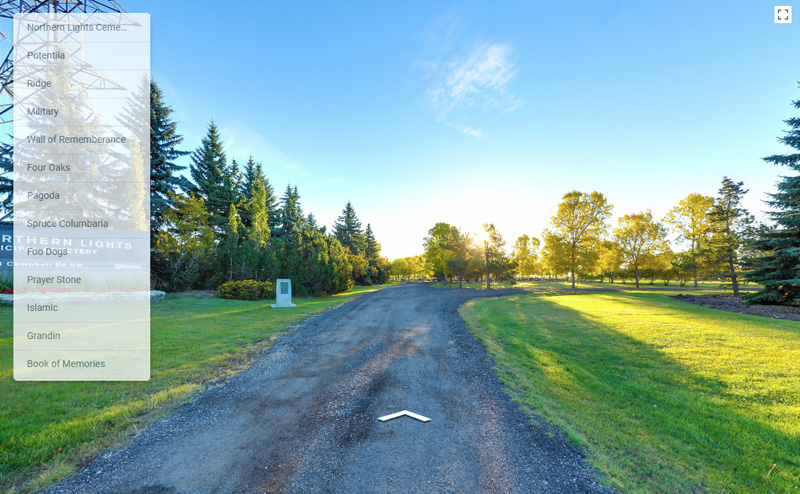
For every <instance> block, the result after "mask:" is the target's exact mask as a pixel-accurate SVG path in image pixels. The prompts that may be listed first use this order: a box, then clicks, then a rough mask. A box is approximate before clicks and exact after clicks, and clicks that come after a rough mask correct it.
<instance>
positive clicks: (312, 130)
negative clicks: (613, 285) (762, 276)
mask: <svg viewBox="0 0 800 494" xmlns="http://www.w3.org/2000/svg"><path fill="white" fill-rule="evenodd" d="M123 5H124V6H125V8H126V9H127V10H128V11H130V12H148V13H150V14H151V16H152V17H151V22H152V39H151V40H152V74H153V77H154V78H155V79H156V80H157V81H158V82H159V83H160V84H161V86H162V87H163V89H164V91H165V93H166V98H167V101H168V103H170V104H171V105H172V106H173V108H174V110H175V114H174V116H175V118H176V119H177V120H178V121H179V131H180V132H181V133H182V134H183V135H184V136H185V138H186V140H185V148H186V149H187V150H191V149H194V148H195V147H196V146H197V145H198V144H199V141H200V138H201V136H202V135H203V134H204V132H205V129H206V126H207V124H208V120H209V118H211V117H213V118H214V119H216V121H217V122H218V124H219V126H220V128H221V129H222V132H223V136H224V138H225V141H226V149H227V151H228V155H229V157H236V158H237V160H238V161H239V162H240V163H241V162H243V161H244V160H245V159H246V156H247V154H249V153H252V154H253V155H254V156H255V157H256V159H257V160H260V161H262V162H263V164H264V167H265V171H266V173H267V175H268V177H269V178H270V180H271V181H272V183H273V185H274V186H275V188H276V190H277V191H278V192H282V191H283V189H284V188H285V187H286V184H287V183H291V184H293V185H297V186H298V188H299V192H300V194H301V198H302V205H303V207H304V209H305V211H306V212H313V213H314V214H315V215H316V216H317V218H318V219H319V220H320V221H321V222H322V223H323V224H326V225H331V224H332V223H333V221H334V220H335V218H336V217H337V216H338V214H339V213H340V212H341V209H342V207H343V206H344V204H345V202H347V201H348V200H349V201H352V203H353V204H354V206H355V208H356V211H357V212H358V214H359V216H360V217H361V219H362V221H363V222H364V223H365V224H366V223H368V222H369V223H371V224H372V227H373V229H374V230H375V232H376V235H377V237H378V240H379V241H380V242H381V243H382V244H383V248H384V250H383V253H384V255H386V256H388V257H389V258H392V259H393V258H397V257H403V256H406V255H413V254H418V253H420V252H421V251H422V247H421V243H422V239H423V237H424V236H425V233H426V231H427V230H428V228H430V227H431V226H433V224H434V223H435V222H437V221H446V222H449V223H452V224H454V225H457V226H459V227H461V228H463V229H465V230H466V231H471V232H477V231H478V230H479V229H480V225H481V224H482V223H485V222H494V223H495V224H496V225H497V226H498V228H499V230H500V232H501V233H502V234H503V235H504V236H505V237H506V240H507V242H508V244H512V243H513V240H514V238H516V237H517V236H518V235H520V234H522V233H528V234H532V235H535V236H539V235H540V233H541V230H542V229H543V228H546V227H547V225H548V223H549V219H550V217H551V216H552V215H553V214H554V213H555V210H556V208H557V204H558V202H559V200H560V198H561V196H562V195H563V194H564V193H566V192H567V191H569V190H572V189H578V190H582V191H592V190H598V191H601V192H603V193H605V194H606V195H607V196H608V198H609V201H610V202H611V203H612V204H613V205H614V206H615V208H614V213H615V215H622V214H626V213H632V212H636V211H640V210H643V209H648V208H650V209H652V211H653V213H654V215H655V216H657V217H659V218H660V217H662V216H663V215H664V214H665V213H666V212H667V211H668V210H669V208H670V207H672V206H673V205H674V204H676V203H677V202H678V201H679V200H680V199H681V198H683V197H685V196H686V195H687V194H689V193H691V192H700V193H704V194H709V195H710V194H714V193H715V192H716V190H717V189H718V187H719V183H720V181H721V179H722V176H723V175H728V176H730V177H732V178H734V179H736V180H742V181H744V182H745V185H746V187H748V188H749V189H750V193H749V194H748V197H747V200H746V206H747V207H748V208H750V210H751V212H753V213H754V214H756V216H760V215H761V212H762V211H763V210H764V209H765V206H764V205H763V204H762V203H761V200H762V199H764V198H765V193H766V192H769V191H772V190H774V184H775V182H776V180H777V179H778V177H779V174H780V173H781V172H782V170H780V169H778V168H777V167H774V166H772V165H768V164H765V163H764V162H762V161H761V160H760V158H761V157H763V156H767V155H769V154H773V153H782V152H787V151H788V149H786V148H784V147H783V146H781V145H779V144H778V143H777V141H776V137H777V136H778V135H780V134H781V133H782V131H783V130H784V129H785V125H784V124H783V122H782V120H784V119H786V118H789V117H790V116H793V115H794V113H793V110H792V108H791V107H790V102H791V100H793V99H800V89H798V87H797V86H798V84H797V81H798V80H800V50H798V49H797V48H798V42H800V25H799V24H800V18H798V21H797V22H796V23H794V24H774V23H773V6H774V2H773V3H770V2H761V1H744V2H723V1H718V2H712V1H706V2H696V1H689V2H676V1H669V2H666V1H664V2H633V1H630V2H613V1H606V2H602V1H601V2H588V1H587V2H488V1H485V2H463V1H458V2H446V1H442V2H421V1H420V2H395V3H390V2H351V1H341V2H302V1H301V2H243V1H241V2H240V1H234V2H205V1H192V2H188V1H187V2H180V1H169V2H164V1H139V2H135V1H126V2H123ZM796 8H800V5H797V6H796ZM186 164H188V161H187V162H186ZM613 221H614V222H616V217H615V218H614V219H613Z"/></svg>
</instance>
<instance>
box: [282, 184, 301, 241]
mask: <svg viewBox="0 0 800 494" xmlns="http://www.w3.org/2000/svg"><path fill="white" fill-rule="evenodd" d="M304 224H305V217H304V216H303V208H302V207H301V206H300V194H298V193H297V187H294V188H292V186H291V185H287V186H286V191H284V193H283V197H281V210H280V225H279V226H278V236H280V237H281V239H283V240H284V243H287V242H288V243H294V242H297V241H298V240H299V232H300V231H301V230H302V229H303V225H304Z"/></svg>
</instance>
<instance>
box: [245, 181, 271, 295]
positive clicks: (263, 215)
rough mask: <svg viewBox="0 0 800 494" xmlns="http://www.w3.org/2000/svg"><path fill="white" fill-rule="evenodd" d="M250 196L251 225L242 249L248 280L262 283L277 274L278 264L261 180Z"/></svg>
mask: <svg viewBox="0 0 800 494" xmlns="http://www.w3.org/2000/svg"><path fill="white" fill-rule="evenodd" d="M250 195H251V198H250V200H249V201H248V202H247V204H246V212H247V216H248V217H249V218H250V225H249V226H245V241H244V242H243V244H242V248H243V250H244V254H243V255H244V257H245V258H246V259H247V265H248V270H249V271H250V273H251V274H250V275H248V276H246V278H252V279H254V280H259V281H260V280H265V279H269V275H270V274H275V270H274V268H275V266H274V264H275V262H276V258H275V253H274V251H272V249H271V247H272V244H271V242H270V229H269V217H268V213H267V204H266V200H265V197H266V195H267V192H266V189H265V188H264V185H263V184H262V183H261V180H260V179H258V178H257V179H256V182H255V184H253V188H252V191H251V194H250Z"/></svg>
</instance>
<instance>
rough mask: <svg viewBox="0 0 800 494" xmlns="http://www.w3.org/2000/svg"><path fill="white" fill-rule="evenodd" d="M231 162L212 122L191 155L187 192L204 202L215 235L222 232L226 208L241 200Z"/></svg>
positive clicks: (226, 212) (237, 178) (233, 166)
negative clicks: (190, 181)
mask: <svg viewBox="0 0 800 494" xmlns="http://www.w3.org/2000/svg"><path fill="white" fill-rule="evenodd" d="M235 163H236V162H235V161H234V162H233V163H231V164H230V165H228V163H227V159H226V157H225V151H224V150H223V149H222V139H221V137H220V135H219V130H218V129H217V124H216V123H215V122H214V120H213V119H212V120H211V122H210V123H209V125H208V132H207V134H206V136H205V137H204V138H203V140H202V141H201V144H200V147H199V148H197V150H195V151H194V153H192V164H191V165H190V167H189V171H190V172H191V175H192V180H193V181H194V183H192V184H189V185H188V192H192V193H194V194H195V195H197V196H198V197H200V198H202V199H203V200H204V201H205V204H206V208H207V209H208V212H209V214H210V215H211V218H210V221H211V225H212V226H213V227H214V229H215V230H216V231H217V233H218V234H221V233H222V232H224V229H225V224H226V223H227V216H228V212H229V208H230V206H231V205H238V204H239V202H240V199H241V197H240V192H239V190H240V187H241V185H240V182H241V179H240V177H239V172H238V170H237V169H236V164H235Z"/></svg>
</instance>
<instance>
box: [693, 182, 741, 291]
mask: <svg viewBox="0 0 800 494" xmlns="http://www.w3.org/2000/svg"><path fill="white" fill-rule="evenodd" d="M746 193H747V190H746V189H745V188H744V182H734V181H733V180H731V179H730V178H728V177H722V186H721V187H720V189H719V197H717V198H716V199H715V200H714V206H712V207H711V211H710V212H709V214H708V218H709V224H710V225H711V237H710V238H709V240H708V241H707V242H706V246H705V248H703V246H701V256H702V257H703V258H704V259H706V262H707V263H709V265H710V266H711V267H712V268H716V269H717V270H718V272H719V273H720V276H722V277H723V278H730V280H731V286H732V288H733V294H734V295H737V296H738V295H739V279H738V271H739V270H740V269H741V262H740V255H739V249H740V248H741V247H742V244H743V242H744V239H745V236H746V235H747V232H748V229H749V228H750V224H751V223H752V222H753V217H752V216H750V214H749V213H748V212H747V210H746V209H744V208H743V207H742V206H741V200H742V197H744V195H745V194H746Z"/></svg>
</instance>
